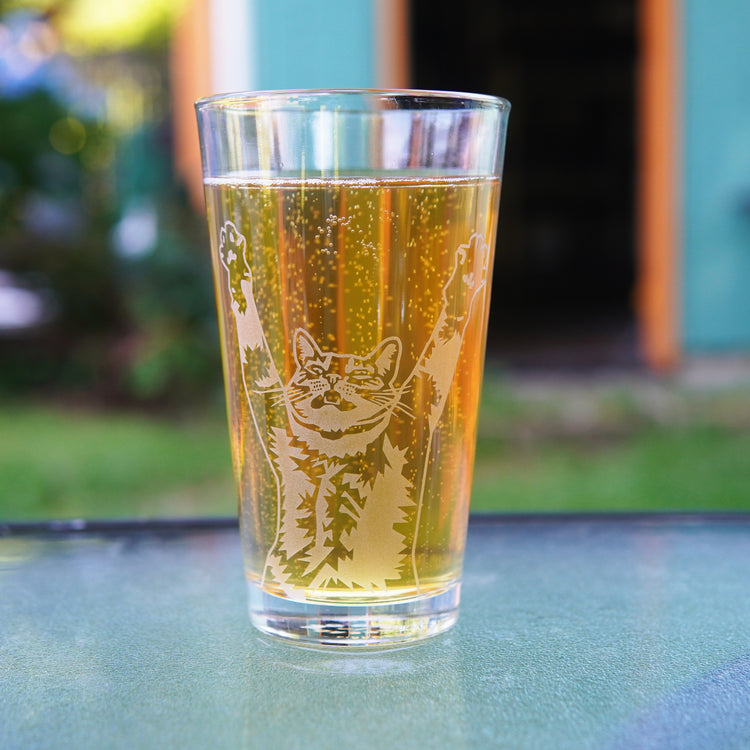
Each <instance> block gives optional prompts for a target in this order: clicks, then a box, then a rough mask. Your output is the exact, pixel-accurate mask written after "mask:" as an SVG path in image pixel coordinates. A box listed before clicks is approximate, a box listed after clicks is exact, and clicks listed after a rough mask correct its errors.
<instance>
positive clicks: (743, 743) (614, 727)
mask: <svg viewBox="0 0 750 750" xmlns="http://www.w3.org/2000/svg"><path fill="white" fill-rule="evenodd" d="M749 745H750V515H736V516H627V517H622V516H614V517H613V516H523V517H511V516H485V517H473V518H472V519H471V522H470V527H469V539H468V552H467V558H466V564H465V571H464V585H463V599H462V603H461V615H460V618H459V623H458V625H457V626H456V627H455V628H454V629H453V630H452V631H451V632H449V633H448V634H445V635H443V636H439V637H437V638H435V639H432V640H429V641H425V642H423V643H421V644H418V645H413V646H408V647H401V648H392V649H377V650H369V651H366V652H364V653H361V652H356V653H354V652H352V651H351V650H347V649H343V650H341V649H331V648H328V649H319V648H303V647H300V646H294V645H289V644H287V643H281V642H277V641H274V640H272V639H269V638H267V637H265V636H262V635H260V634H258V633H256V632H255V631H254V630H253V628H252V627H251V626H250V624H249V621H248V618H247V615H246V612H245V586H244V581H243V578H242V563H241V559H240V547H239V537H238V533H237V529H236V526H235V523H234V522H233V521H229V520H215V521H201V520H195V521H182V522H174V523H173V522H160V523H156V522H143V523H139V522H133V523H114V524H110V523H100V524H92V523H83V522H71V523H63V524H58V525H38V524H30V525H25V526H24V525H16V526H7V525H6V526H2V525H0V747H3V748H15V747H35V748H44V747H77V748H101V747H108V748H119V747H123V748H125V747H128V748H132V747H157V746H158V747H176V746H180V747H188V748H189V747H215V748H223V747H227V748H229V747H232V748H236V747H250V748H253V747H284V748H297V747H299V748H302V747H304V748H319V747H320V748H328V747H337V746H340V747H347V748H372V747H378V746H386V747H387V746H394V747H396V746H397V747H398V748H399V750H408V748H413V747H414V748H416V747H419V748H423V747H451V748H464V747H466V748H473V747H513V748H577V749H578V748H629V749H631V748H645V747H649V748H650V747H659V748H664V747H669V748H672V747H675V748H702V749H704V748H740V747H743V748H744V747H748V746H749Z"/></svg>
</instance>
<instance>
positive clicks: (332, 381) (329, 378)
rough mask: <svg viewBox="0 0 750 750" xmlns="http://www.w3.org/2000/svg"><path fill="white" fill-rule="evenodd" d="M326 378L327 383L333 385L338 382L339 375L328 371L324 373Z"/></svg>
mask: <svg viewBox="0 0 750 750" xmlns="http://www.w3.org/2000/svg"><path fill="white" fill-rule="evenodd" d="M326 380H327V381H328V384H329V385H330V386H331V387H333V386H334V385H336V383H338V382H339V380H341V375H337V374H336V373H335V372H329V373H328V374H327V375H326Z"/></svg>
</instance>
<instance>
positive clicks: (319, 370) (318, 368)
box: [305, 364, 325, 377]
mask: <svg viewBox="0 0 750 750" xmlns="http://www.w3.org/2000/svg"><path fill="white" fill-rule="evenodd" d="M305 371H306V372H309V373H310V374H311V375H315V376H316V377H317V376H319V375H322V374H323V373H324V372H325V369H324V368H323V366H322V365H316V364H312V365H305Z"/></svg>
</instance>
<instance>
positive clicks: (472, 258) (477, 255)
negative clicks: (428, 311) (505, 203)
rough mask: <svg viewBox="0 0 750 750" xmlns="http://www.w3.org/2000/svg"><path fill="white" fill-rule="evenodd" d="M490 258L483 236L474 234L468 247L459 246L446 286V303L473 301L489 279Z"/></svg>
mask: <svg viewBox="0 0 750 750" xmlns="http://www.w3.org/2000/svg"><path fill="white" fill-rule="evenodd" d="M489 256H490V253H489V248H488V247H487V243H486V242H485V240H484V237H482V235H481V234H474V235H472V236H471V239H470V240H469V242H468V243H467V244H466V245H459V247H458V250H456V255H455V260H454V266H453V273H452V274H451V277H450V279H449V281H448V283H447V284H446V285H445V290H444V297H445V301H446V302H449V301H456V300H458V299H460V298H462V297H467V298H469V299H471V298H473V297H474V296H475V295H476V294H477V293H478V292H479V290H480V289H481V288H482V287H483V286H484V284H485V281H486V278H487V263H488V261H489ZM467 312H468V311H467Z"/></svg>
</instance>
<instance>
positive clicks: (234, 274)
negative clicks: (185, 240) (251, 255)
mask: <svg viewBox="0 0 750 750" xmlns="http://www.w3.org/2000/svg"><path fill="white" fill-rule="evenodd" d="M246 252H247V240H246V239H245V237H244V235H243V234H241V233H240V232H239V231H238V229H237V227H236V226H235V225H234V224H233V223H232V222H231V221H227V222H224V226H223V227H222V228H221V232H220V234H219V259H220V261H221V265H222V266H223V267H224V269H225V271H226V280H227V286H228V289H229V293H230V295H231V303H230V304H231V308H232V314H233V316H234V320H235V324H236V329H237V344H238V347H239V352H240V359H241V361H242V365H243V368H244V370H245V372H246V375H247V377H246V386H247V388H248V390H250V391H254V392H259V391H266V390H276V389H279V388H281V385H282V383H281V378H280V377H279V374H278V372H277V370H276V366H275V364H274V362H273V358H272V357H271V351H270V349H269V346H268V342H267V341H266V336H265V334H264V332H263V325H262V323H261V320H260V316H259V314H258V308H257V307H256V304H255V297H254V296H253V276H252V272H251V271H250V265H249V264H248V262H247V257H246Z"/></svg>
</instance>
